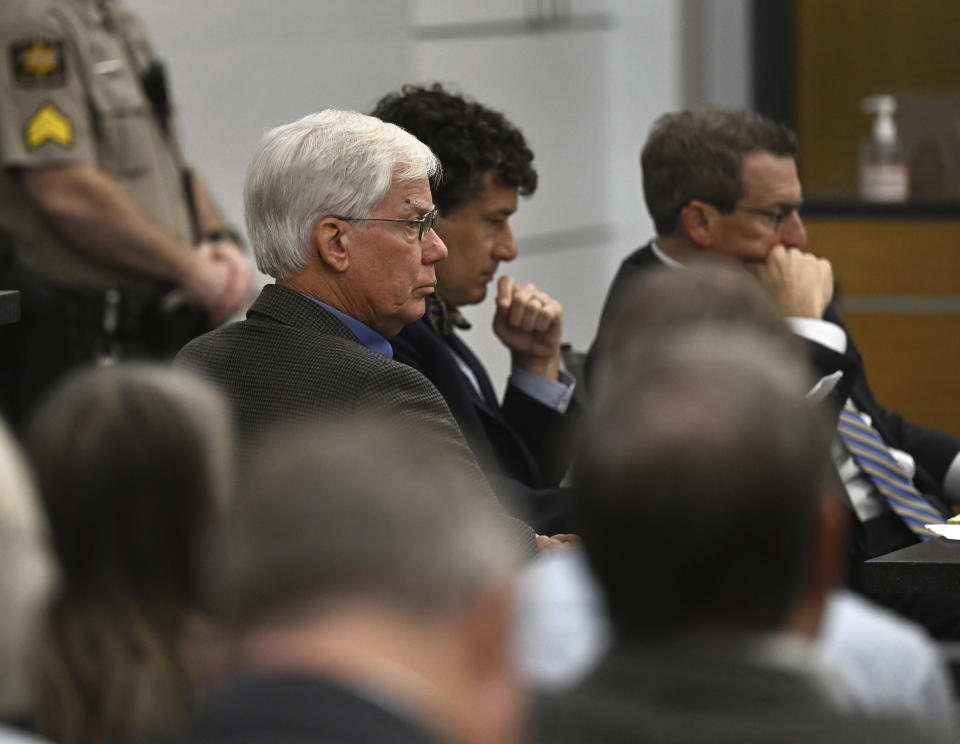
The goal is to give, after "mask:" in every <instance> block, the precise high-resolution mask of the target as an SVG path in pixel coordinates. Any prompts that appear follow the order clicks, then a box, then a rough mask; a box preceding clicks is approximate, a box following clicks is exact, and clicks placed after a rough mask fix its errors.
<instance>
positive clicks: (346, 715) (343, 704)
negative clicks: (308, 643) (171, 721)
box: [151, 674, 439, 744]
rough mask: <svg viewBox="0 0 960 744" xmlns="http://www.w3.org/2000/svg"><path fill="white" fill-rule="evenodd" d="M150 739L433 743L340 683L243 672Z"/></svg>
mask: <svg viewBox="0 0 960 744" xmlns="http://www.w3.org/2000/svg"><path fill="white" fill-rule="evenodd" d="M151 742H152V744H201V742H203V743H204V744H240V743H242V744H385V743H387V742H389V744H439V740H438V739H435V738H434V737H433V736H432V735H431V734H429V733H428V732H427V731H425V730H424V729H422V728H421V727H420V726H419V725H417V724H416V723H414V722H413V721H410V720H408V719H406V718H403V717H401V716H400V715H398V714H397V713H396V712H394V711H392V710H388V709H387V708H385V707H382V706H380V705H377V704H375V703H374V702H372V701H371V700H368V699H367V698H364V697H361V696H359V695H357V694H355V693H354V692H352V691H350V690H348V689H346V688H344V687H341V686H340V685H338V684H336V683H334V682H330V681H326V680H322V679H317V678H312V677H308V676H300V675H293V674H290V675H285V676H272V677H267V676H263V677H249V678H246V679H242V680H239V681H237V682H235V683H233V684H231V685H229V686H228V687H227V688H226V689H225V690H224V691H223V692H221V693H220V694H218V695H216V696H214V697H213V698H212V699H210V700H208V701H207V702H206V704H205V705H204V706H202V708H201V710H200V713H199V715H198V716H197V717H196V718H195V720H194V721H193V722H191V723H190V724H189V725H188V726H187V728H186V730H184V731H182V732H181V733H179V734H175V735H167V736H164V737H162V738H160V737H156V738H154V739H152V740H151Z"/></svg>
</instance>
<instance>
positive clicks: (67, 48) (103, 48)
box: [0, 0, 194, 290]
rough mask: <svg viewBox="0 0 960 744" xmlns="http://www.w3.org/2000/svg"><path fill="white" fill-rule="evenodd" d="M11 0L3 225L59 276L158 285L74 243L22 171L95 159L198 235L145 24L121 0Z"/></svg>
mask: <svg viewBox="0 0 960 744" xmlns="http://www.w3.org/2000/svg"><path fill="white" fill-rule="evenodd" d="M3 6H4V7H3V12H2V13H0V168H2V169H3V172H2V173H0V230H2V231H5V232H7V233H8V234H11V235H12V236H13V237H14V243H15V245H16V246H17V251H18V256H19V259H20V261H21V263H22V264H23V265H24V266H25V267H27V268H28V269H31V270H33V271H35V272H37V273H39V274H41V275H42V276H43V277H45V278H46V279H48V280H51V281H55V282H59V283H63V284H67V285H71V286H80V287H90V288H104V287H110V286H119V287H124V288H127V289H139V290H149V289H154V290H155V289H156V288H157V287H158V286H159V285H158V284H157V283H156V282H154V281H152V280H148V279H146V278H142V279H141V278H139V277H135V276H133V275H132V274H130V273H127V272H125V271H123V270H120V269H113V268H110V267H107V266H105V265H103V264H102V263H97V262H96V261H95V260H93V259H91V258H89V257H87V256H86V255H85V254H83V253H81V252H80V251H79V250H76V249H73V248H71V246H70V245H69V244H68V243H67V242H66V241H65V240H64V239H63V238H61V237H60V236H59V235H58V234H57V233H56V232H55V231H54V230H53V228H52V227H51V226H50V225H49V223H48V222H47V221H46V220H45V218H44V216H43V215H42V214H41V213H40V212H39V210H38V209H37V207H36V206H35V205H34V204H33V203H32V202H31V201H30V199H29V198H28V197H27V195H26V194H25V193H24V191H23V189H22V188H21V187H20V184H19V179H18V177H17V175H16V172H15V171H12V170H11V169H16V168H33V167H42V166H48V165H55V164H61V163H77V162H87V163H93V164H95V165H97V166H98V167H99V168H100V169H102V170H103V171H104V172H105V173H107V174H108V175H109V176H111V177H112V178H113V179H114V180H115V181H116V182H117V183H119V184H120V185H121V186H122V187H123V188H124V189H125V190H126V191H127V192H128V193H129V194H130V196H131V197H132V198H133V199H134V200H135V201H136V202H137V204H138V205H139V206H140V207H141V208H142V209H143V210H144V211H145V212H146V213H147V214H148V215H149V216H150V217H152V218H153V219H154V220H155V221H156V222H158V223H159V224H161V225H162V226H164V227H165V228H166V229H168V230H169V231H170V232H171V233H173V234H175V235H176V236H177V237H179V238H180V239H182V240H184V241H186V242H190V243H192V242H194V241H193V238H194V236H193V235H192V234H191V216H190V208H189V206H188V203H187V199H186V195H185V192H184V188H183V176H182V173H183V169H184V164H183V160H182V156H181V152H180V147H179V145H178V143H177V140H176V136H175V132H174V122H173V121H172V120H171V121H170V122H169V127H168V128H169V130H170V132H169V134H168V133H167V132H166V131H165V129H164V127H163V125H162V124H161V122H160V120H159V119H158V117H157V116H156V115H155V113H154V109H153V107H152V105H151V102H150V101H149V100H148V98H147V95H146V93H145V91H144V88H143V85H142V84H141V80H140V78H141V75H142V74H143V73H144V71H146V70H147V69H148V68H149V67H150V66H151V64H152V63H153V62H154V59H155V58H154V55H153V51H152V49H151V47H150V44H149V42H148V40H147V37H146V34H145V31H144V29H143V26H142V24H141V23H140V22H139V21H138V20H137V19H136V18H135V17H134V16H133V15H132V14H130V13H129V12H128V11H127V10H125V9H124V8H123V7H122V6H121V5H120V4H119V1H118V0H3ZM171 119H172V117H171ZM103 218H104V219H110V215H109V214H105V215H103Z"/></svg>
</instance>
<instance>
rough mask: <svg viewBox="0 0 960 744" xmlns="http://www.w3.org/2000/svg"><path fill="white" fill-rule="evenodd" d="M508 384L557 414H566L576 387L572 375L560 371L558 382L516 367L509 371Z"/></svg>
mask: <svg viewBox="0 0 960 744" xmlns="http://www.w3.org/2000/svg"><path fill="white" fill-rule="evenodd" d="M509 382H510V384H511V385H513V386H514V387H515V388H517V390H519V391H520V392H521V393H524V394H526V395H529V396H530V397H531V398H533V399H534V400H535V401H537V402H538V403H543V405H545V406H547V408H552V409H554V410H555V411H557V412H559V413H566V412H567V408H569V407H570V401H571V400H572V399H573V390H574V388H575V387H576V386H577V381H576V379H574V377H573V375H571V374H570V373H569V372H566V371H564V370H560V379H559V380H548V379H547V378H546V377H544V376H542V375H536V374H534V373H533V372H528V371H527V370H525V369H522V368H520V367H517V366H514V367H513V369H512V370H511V371H510V381H509Z"/></svg>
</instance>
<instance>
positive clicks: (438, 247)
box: [423, 230, 448, 264]
mask: <svg viewBox="0 0 960 744" xmlns="http://www.w3.org/2000/svg"><path fill="white" fill-rule="evenodd" d="M447 252H448V251H447V246H446V245H445V244H444V242H443V241H442V240H440V236H439V235H437V231H436V230H431V231H430V232H428V233H427V234H426V235H424V236H423V263H425V264H432V263H436V262H437V261H442V260H443V259H445V258H446V257H447Z"/></svg>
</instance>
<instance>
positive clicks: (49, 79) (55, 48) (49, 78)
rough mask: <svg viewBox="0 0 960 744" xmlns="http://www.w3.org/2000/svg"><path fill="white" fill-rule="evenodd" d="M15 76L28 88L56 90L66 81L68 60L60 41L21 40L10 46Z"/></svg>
mask: <svg viewBox="0 0 960 744" xmlns="http://www.w3.org/2000/svg"><path fill="white" fill-rule="evenodd" d="M10 57H11V61H12V63H13V76H14V78H15V79H16V81H17V84H18V85H21V86H24V87H27V88H38V87H43V88H55V87H57V86H60V85H63V83H64V80H65V79H66V58H65V56H64V52H63V42H62V41H60V40H59V39H42V38H32V39H20V40H19V41H15V42H13V43H12V44H11V45H10Z"/></svg>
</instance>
